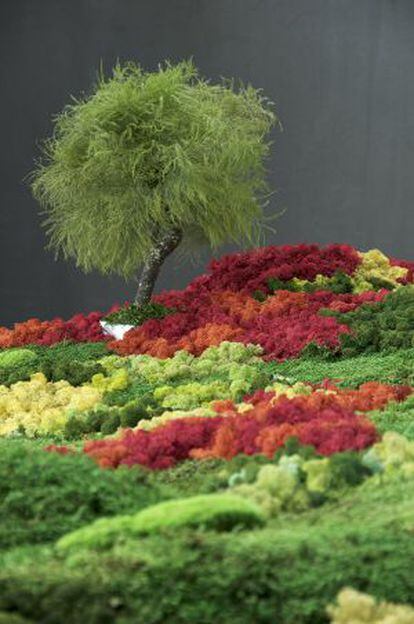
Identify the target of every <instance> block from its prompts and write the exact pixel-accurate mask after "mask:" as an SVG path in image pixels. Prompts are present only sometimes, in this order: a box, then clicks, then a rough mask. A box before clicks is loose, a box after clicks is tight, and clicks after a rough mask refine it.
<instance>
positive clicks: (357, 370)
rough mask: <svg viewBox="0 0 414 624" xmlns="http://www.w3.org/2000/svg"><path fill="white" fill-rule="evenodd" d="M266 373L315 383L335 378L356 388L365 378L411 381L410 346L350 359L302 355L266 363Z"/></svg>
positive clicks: (413, 358) (412, 354) (413, 368)
mask: <svg viewBox="0 0 414 624" xmlns="http://www.w3.org/2000/svg"><path fill="white" fill-rule="evenodd" d="M265 369H266V371H267V372H268V374H272V375H274V376H277V375H281V376H284V377H287V378H288V379H289V380H290V381H292V383H293V382H296V381H308V382H310V383H318V382H321V381H323V380H324V379H332V380H337V383H338V385H339V386H343V387H354V388H357V387H359V386H360V385H361V384H362V383H365V382H367V381H379V382H383V383H398V384H409V385H411V384H414V349H405V350H404V349H401V350H399V351H396V352H393V353H389V354H386V353H384V352H381V353H373V354H369V355H365V354H363V355H358V356H354V357H350V358H341V359H338V358H336V359H331V361H329V360H326V359H323V358H309V357H307V356H303V357H300V358H297V359H292V360H287V361H285V362H281V363H279V362H269V364H266V365H265Z"/></svg>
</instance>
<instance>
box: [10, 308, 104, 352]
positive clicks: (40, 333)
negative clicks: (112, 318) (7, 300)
mask: <svg viewBox="0 0 414 624" xmlns="http://www.w3.org/2000/svg"><path fill="white" fill-rule="evenodd" d="M101 318H102V314H100V313H99V312H91V313H90V314H88V315H83V314H76V315H75V316H73V317H72V318H71V319H69V320H68V321H64V320H63V319H61V318H56V319H53V320H52V321H40V320H39V319H29V320H28V321H25V322H24V323H16V324H15V325H14V327H13V329H7V328H6V327H0V348H9V347H21V346H24V345H28V344H37V345H52V344H55V343H57V342H61V341H62V340H70V341H73V342H98V341H100V340H105V339H106V337H105V336H104V334H103V332H102V328H101V326H100V324H99V321H100V319H101Z"/></svg>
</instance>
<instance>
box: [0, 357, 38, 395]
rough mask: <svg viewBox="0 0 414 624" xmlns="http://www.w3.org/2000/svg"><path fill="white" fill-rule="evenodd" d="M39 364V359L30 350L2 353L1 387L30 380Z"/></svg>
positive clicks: (0, 366)
mask: <svg viewBox="0 0 414 624" xmlns="http://www.w3.org/2000/svg"><path fill="white" fill-rule="evenodd" d="M38 362H39V360H38V357H37V356H36V354H35V353H33V351H31V350H30V349H4V350H3V351H0V385H7V386H9V385H10V384H12V383H16V382H17V381H23V380H25V379H29V377H30V375H31V373H32V372H34V370H35V369H36V368H37V365H38Z"/></svg>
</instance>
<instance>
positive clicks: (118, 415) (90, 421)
mask: <svg viewBox="0 0 414 624" xmlns="http://www.w3.org/2000/svg"><path fill="white" fill-rule="evenodd" d="M150 415H152V414H151V413H149V412H148V411H147V409H146V403H145V401H140V402H139V403H138V402H137V401H129V402H128V403H125V405H121V406H107V405H99V406H97V407H96V408H95V409H94V410H91V411H90V412H86V414H82V415H76V414H75V415H73V416H71V417H70V418H69V420H68V421H67V423H66V425H65V429H64V432H63V435H64V437H65V438H67V439H69V440H71V439H76V438H79V437H82V436H83V435H85V434H88V433H98V432H100V433H103V434H104V435H111V434H112V433H115V431H116V430H117V429H119V427H136V425H137V424H138V422H139V421H140V420H143V419H147V418H150Z"/></svg>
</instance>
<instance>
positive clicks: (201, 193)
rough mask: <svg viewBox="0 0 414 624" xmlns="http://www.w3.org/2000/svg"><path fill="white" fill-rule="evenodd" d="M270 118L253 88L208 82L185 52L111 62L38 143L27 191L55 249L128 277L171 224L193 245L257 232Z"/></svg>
mask: <svg viewBox="0 0 414 624" xmlns="http://www.w3.org/2000/svg"><path fill="white" fill-rule="evenodd" d="M275 120H276V116H275V114H274V113H273V111H272V105H271V103H270V102H269V101H268V100H267V99H266V98H264V97H263V96H262V94H261V92H260V91H258V90H256V89H254V88H253V87H252V86H240V87H236V86H235V85H234V83H233V82H229V81H224V80H223V81H222V82H221V83H219V84H210V83H209V82H208V81H206V80H205V79H203V78H201V77H200V76H199V74H198V72H197V70H196V68H195V66H194V65H193V63H192V62H191V61H184V62H181V63H178V64H176V65H172V64H169V63H167V64H164V65H163V66H160V67H159V69H158V71H156V72H145V71H143V70H142V69H141V68H140V67H139V66H138V65H136V64H134V63H127V64H124V65H121V64H117V65H116V67H115V68H114V69H113V72H112V75H111V76H109V77H105V76H104V75H102V74H101V75H100V76H99V78H98V81H97V83H96V85H95V86H94V88H93V90H92V93H91V94H89V95H87V96H84V97H82V98H80V99H73V102H72V103H71V104H70V105H68V106H66V107H65V108H64V110H63V111H62V112H61V113H60V114H59V115H57V116H56V118H55V120H54V132H53V136H52V137H51V138H49V139H48V140H46V141H45V142H44V144H43V149H42V156H41V158H40V160H39V162H38V164H37V167H36V169H35V171H34V172H33V180H32V189H33V192H34V195H35V197H36V198H37V199H38V200H39V201H40V203H41V205H42V207H43V209H44V213H45V215H46V219H45V227H46V229H47V233H48V236H49V241H50V246H51V247H52V248H53V249H54V250H55V251H56V252H62V253H63V255H64V256H65V257H66V258H74V259H75V260H76V263H77V265H78V266H79V267H80V268H82V269H83V270H85V271H90V270H92V269H98V270H99V271H101V272H102V273H117V274H120V275H122V276H124V277H130V276H131V275H133V274H135V273H136V271H137V268H138V267H139V266H140V265H142V264H144V263H145V262H146V260H147V258H148V256H149V254H150V253H151V251H152V250H154V245H156V243H157V241H158V240H160V239H161V238H162V236H163V235H164V234H166V233H168V232H170V231H171V230H174V231H175V232H178V233H179V235H178V239H179V240H178V242H180V241H181V238H183V240H184V241H185V240H187V241H190V242H191V241H192V242H193V244H194V243H195V244H196V245H197V244H198V243H202V242H204V243H208V244H210V245H211V246H212V247H216V246H218V245H220V244H222V243H223V242H226V241H234V242H241V241H242V240H247V241H249V242H252V241H254V239H255V235H256V234H257V232H258V227H259V224H260V220H261V217H262V205H263V198H264V197H265V194H266V193H267V191H268V188H267V184H266V181H265V158H266V156H267V154H268V151H269V146H270V143H269V141H268V139H267V135H268V132H269V130H270V129H271V127H272V125H273V124H274V123H275ZM177 244H178V243H177Z"/></svg>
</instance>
